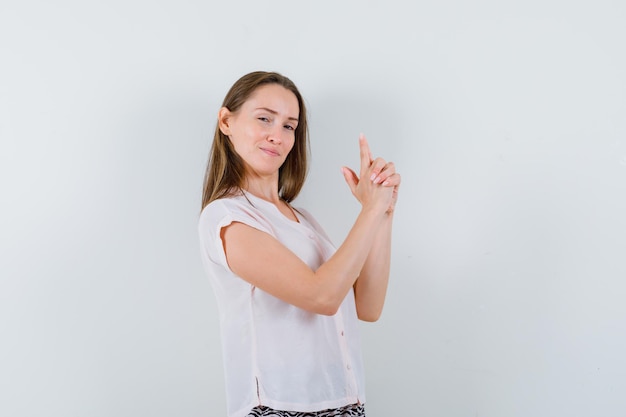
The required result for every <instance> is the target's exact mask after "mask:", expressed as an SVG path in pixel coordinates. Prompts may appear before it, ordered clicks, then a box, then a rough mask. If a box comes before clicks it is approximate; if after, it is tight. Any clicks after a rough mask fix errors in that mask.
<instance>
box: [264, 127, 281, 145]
mask: <svg viewBox="0 0 626 417" xmlns="http://www.w3.org/2000/svg"><path fill="white" fill-rule="evenodd" d="M283 134H284V133H283V129H280V128H273V129H271V130H270V131H269V134H268V136H267V140H269V141H270V142H272V143H282V141H283V138H282V135H283Z"/></svg>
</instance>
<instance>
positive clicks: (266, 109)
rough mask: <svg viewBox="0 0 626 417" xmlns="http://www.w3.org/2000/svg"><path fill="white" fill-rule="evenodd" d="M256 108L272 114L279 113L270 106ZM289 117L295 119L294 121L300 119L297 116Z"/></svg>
mask: <svg viewBox="0 0 626 417" xmlns="http://www.w3.org/2000/svg"><path fill="white" fill-rule="evenodd" d="M256 110H265V111H266V112H268V113H271V114H275V115H277V114H278V112H277V111H276V110H272V109H270V108H268V107H257V108H256ZM288 119H289V120H293V121H295V122H297V121H298V118H297V117H288Z"/></svg>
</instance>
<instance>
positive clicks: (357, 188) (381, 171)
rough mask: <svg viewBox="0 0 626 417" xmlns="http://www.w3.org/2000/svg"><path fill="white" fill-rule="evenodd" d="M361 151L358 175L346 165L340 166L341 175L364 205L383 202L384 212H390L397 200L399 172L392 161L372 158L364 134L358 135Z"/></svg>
mask: <svg viewBox="0 0 626 417" xmlns="http://www.w3.org/2000/svg"><path fill="white" fill-rule="evenodd" d="M359 148H360V152H361V172H360V176H357V175H356V173H355V172H354V171H353V170H351V169H350V168H347V167H342V169H341V170H342V172H343V176H344V178H345V180H346V183H347V184H348V186H349V187H350V191H352V194H353V195H354V196H355V197H356V199H357V200H359V202H360V203H361V205H363V207H366V206H368V205H370V204H374V205H376V204H384V206H385V209H386V210H385V212H386V213H387V214H389V213H392V212H393V210H394V208H395V206H396V201H397V200H398V189H399V187H400V180H401V178H400V174H398V173H397V172H396V168H395V165H394V164H393V162H387V161H385V160H384V159H382V158H376V159H372V153H371V151H370V148H369V145H368V143H367V140H366V139H365V136H363V135H362V134H361V135H360V136H359Z"/></svg>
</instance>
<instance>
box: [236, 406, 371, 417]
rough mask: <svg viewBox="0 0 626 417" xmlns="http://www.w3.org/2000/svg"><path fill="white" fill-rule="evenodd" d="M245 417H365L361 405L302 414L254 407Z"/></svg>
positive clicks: (363, 408) (363, 407)
mask: <svg viewBox="0 0 626 417" xmlns="http://www.w3.org/2000/svg"><path fill="white" fill-rule="evenodd" d="M247 417H365V406H364V405H363V404H351V405H346V406H345V407H341V408H333V409H330V410H323V411H313V412H307V413H303V412H300V411H280V410H273V409H271V408H269V407H265V406H262V405H260V406H257V407H254V408H253V409H252V410H251V411H250V414H248V416H247Z"/></svg>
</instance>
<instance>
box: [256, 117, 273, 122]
mask: <svg viewBox="0 0 626 417" xmlns="http://www.w3.org/2000/svg"><path fill="white" fill-rule="evenodd" d="M258 119H259V120H260V121H262V122H269V121H270V119H268V118H267V117H259V118H258Z"/></svg>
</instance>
